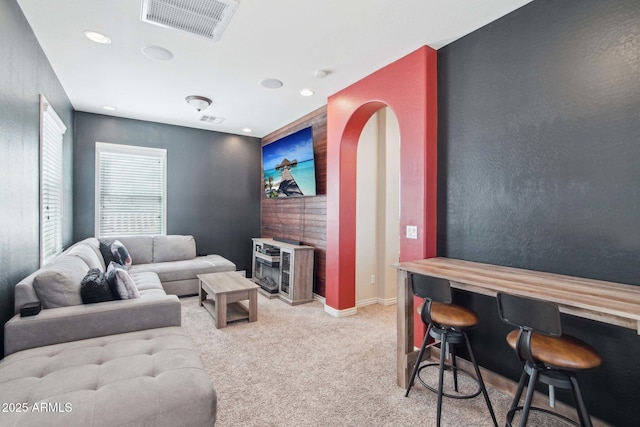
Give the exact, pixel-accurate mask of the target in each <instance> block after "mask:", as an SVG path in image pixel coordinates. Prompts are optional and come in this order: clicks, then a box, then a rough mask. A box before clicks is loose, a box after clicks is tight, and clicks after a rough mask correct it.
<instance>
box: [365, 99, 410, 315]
mask: <svg viewBox="0 0 640 427" xmlns="http://www.w3.org/2000/svg"><path fill="white" fill-rule="evenodd" d="M356 175H357V176H356V264H355V267H356V281H355V287H356V291H355V292H356V294H355V295H356V302H355V304H356V307H358V309H360V307H362V306H365V305H371V304H381V305H390V304H394V303H395V301H396V300H397V287H396V282H397V280H396V275H397V274H396V269H395V268H393V267H392V265H394V264H396V263H397V262H398V260H399V256H400V197H399V190H400V129H399V127H398V119H397V118H396V115H395V113H394V112H393V110H392V109H390V108H388V107H387V108H383V109H381V110H378V111H377V112H376V113H375V114H374V115H373V116H371V118H370V119H369V121H368V122H367V123H366V124H365V126H364V128H363V129H362V134H361V135H360V138H359V140H358V150H357V165H356Z"/></svg>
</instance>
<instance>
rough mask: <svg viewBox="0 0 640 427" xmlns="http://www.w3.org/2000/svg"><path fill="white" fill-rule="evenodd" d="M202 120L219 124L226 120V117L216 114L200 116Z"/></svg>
mask: <svg viewBox="0 0 640 427" xmlns="http://www.w3.org/2000/svg"><path fill="white" fill-rule="evenodd" d="M200 121H201V122H207V123H213V124H216V125H219V124H220V123H222V122H224V118H222V117H214V116H202V117H200Z"/></svg>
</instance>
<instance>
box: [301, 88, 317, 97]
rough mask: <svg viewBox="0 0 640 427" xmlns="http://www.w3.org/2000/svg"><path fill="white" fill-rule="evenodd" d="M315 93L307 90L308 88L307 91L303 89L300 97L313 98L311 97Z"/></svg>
mask: <svg viewBox="0 0 640 427" xmlns="http://www.w3.org/2000/svg"><path fill="white" fill-rule="evenodd" d="M314 93H315V92H314V91H312V90H311V89H306V88H305V89H302V90H301V91H300V95H302V96H311V95H313V94H314Z"/></svg>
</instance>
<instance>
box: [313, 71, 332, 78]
mask: <svg viewBox="0 0 640 427" xmlns="http://www.w3.org/2000/svg"><path fill="white" fill-rule="evenodd" d="M313 75H314V76H315V77H316V79H324V78H325V77H327V76H328V75H329V71H327V70H316V71H314V72H313Z"/></svg>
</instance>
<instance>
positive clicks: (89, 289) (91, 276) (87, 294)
mask: <svg viewBox="0 0 640 427" xmlns="http://www.w3.org/2000/svg"><path fill="white" fill-rule="evenodd" d="M80 296H81V297H82V302H83V303H84V304H93V303H96V302H104V301H113V299H114V298H113V293H112V292H111V288H109V284H108V283H107V278H106V277H105V275H104V273H103V272H102V271H101V270H100V269H99V268H92V269H91V270H89V272H88V273H87V275H86V276H84V278H83V279H82V282H81V283H80Z"/></svg>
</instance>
